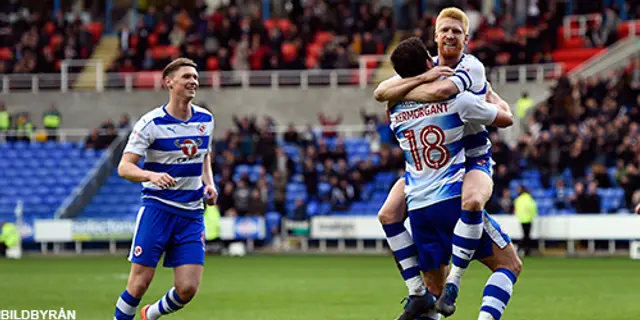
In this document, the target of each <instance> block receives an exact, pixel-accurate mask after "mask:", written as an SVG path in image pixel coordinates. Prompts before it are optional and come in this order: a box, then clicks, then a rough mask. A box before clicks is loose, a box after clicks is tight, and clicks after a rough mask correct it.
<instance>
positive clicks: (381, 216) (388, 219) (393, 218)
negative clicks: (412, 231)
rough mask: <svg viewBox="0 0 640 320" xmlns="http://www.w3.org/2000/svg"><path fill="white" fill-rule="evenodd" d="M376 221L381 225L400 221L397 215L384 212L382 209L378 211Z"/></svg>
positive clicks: (387, 211)
mask: <svg viewBox="0 0 640 320" xmlns="http://www.w3.org/2000/svg"><path fill="white" fill-rule="evenodd" d="M378 220H379V221H380V223H382V224H391V223H395V222H400V219H398V217H397V214H395V213H394V212H392V211H390V210H385V209H384V208H382V209H380V211H378Z"/></svg>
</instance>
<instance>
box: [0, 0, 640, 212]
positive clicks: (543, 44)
mask: <svg viewBox="0 0 640 320" xmlns="http://www.w3.org/2000/svg"><path fill="white" fill-rule="evenodd" d="M198 3H199V4H198V6H197V7H196V8H195V9H193V10H192V11H189V10H187V9H185V8H182V9H180V10H174V9H173V8H172V7H166V8H164V9H163V10H162V13H159V12H158V11H157V10H156V9H155V8H154V7H149V8H148V9H147V11H146V12H145V13H144V15H143V16H142V17H140V19H139V20H138V21H137V28H136V30H133V31H132V30H128V29H127V28H122V29H121V30H120V32H119V34H118V36H119V38H120V39H123V41H122V42H121V43H120V49H121V50H122V56H121V58H120V59H119V61H118V62H117V63H116V64H115V65H114V66H113V68H112V69H113V70H114V71H118V72H134V71H137V70H148V71H151V70H158V69H160V68H161V67H162V66H164V64H165V63H166V62H167V61H169V60H170V59H172V58H174V57H176V56H179V55H185V56H187V57H191V58H193V59H194V60H196V61H197V62H198V65H199V66H200V67H201V68H202V69H204V70H223V71H228V70H233V69H236V70H248V69H253V70H259V69H282V68H285V69H303V68H316V67H320V68H348V67H352V66H353V64H354V63H355V61H354V59H353V57H355V56H357V55H358V54H380V53H382V52H383V51H384V49H385V48H387V46H388V45H389V44H390V43H391V42H392V38H393V37H394V32H395V29H396V26H395V23H394V18H393V15H392V12H391V11H390V9H389V8H381V9H380V10H379V11H378V12H374V11H373V9H372V7H371V6H370V5H367V4H363V5H361V6H359V7H356V10H353V8H351V7H349V6H345V5H337V6H327V5H326V3H325V2H323V1H318V2H315V3H316V5H317V6H318V7H308V8H306V9H304V10H302V11H301V12H300V13H298V14H293V15H292V16H291V17H289V18H287V19H269V20H266V21H264V22H262V21H261V20H260V19H259V16H257V15H255V13H249V14H247V13H241V12H239V11H238V8H236V7H234V6H230V7H227V8H223V9H221V10H216V11H214V12H213V13H212V14H210V15H207V14H205V12H206V11H207V8H206V5H205V4H204V3H203V2H198ZM541 5H546V2H541ZM3 8H4V7H3ZM538 9H539V10H538V11H539V12H540V13H539V14H536V15H532V16H529V17H528V18H527V19H526V21H524V22H517V21H514V19H515V18H514V17H512V16H511V15H510V14H508V13H500V14H497V13H494V14H492V15H488V16H484V17H483V16H482V15H481V14H479V13H478V12H477V10H475V11H474V10H473V8H471V7H470V8H469V10H468V11H469V12H470V17H472V18H473V21H472V30H471V31H472V33H473V35H474V36H473V41H472V43H471V44H470V46H469V49H470V50H471V51H472V52H473V53H475V54H476V55H477V56H478V57H480V58H481V59H482V60H483V61H484V62H485V63H486V64H487V66H492V65H501V64H523V63H541V62H548V61H564V62H565V64H566V66H567V69H571V68H573V67H575V66H576V65H578V64H579V63H581V62H582V61H583V60H584V59H586V58H588V57H590V56H592V55H593V54H595V53H597V52H600V50H602V46H606V45H609V44H610V43H611V42H612V41H614V40H616V39H619V38H621V37H624V36H626V35H627V34H628V33H629V32H631V31H630V30H631V29H633V28H635V26H636V25H637V21H630V22H629V21H626V22H620V23H619V21H618V20H620V19H623V16H624V18H628V17H634V16H633V14H632V13H635V11H636V10H633V9H631V10H629V9H628V8H627V10H626V11H625V12H622V11H619V10H618V11H616V10H617V9H616V8H615V5H614V6H613V7H611V8H608V9H607V10H605V14H604V15H605V17H606V19H604V20H599V19H594V20H593V23H594V24H589V28H587V31H586V32H584V33H580V32H574V31H576V30H578V29H580V24H579V23H577V22H576V23H574V22H572V21H569V24H568V28H569V31H570V32H569V35H570V36H568V37H566V36H565V33H566V29H565V27H566V25H565V24H564V19H565V16H564V15H563V14H562V12H561V10H559V9H558V10H554V9H552V8H544V7H540V8H538ZM601 9H602V8H595V9H594V8H581V9H580V12H581V13H584V14H588V13H592V12H594V11H593V10H596V11H597V10H601ZM3 10H5V12H9V13H8V14H5V15H3V16H2V18H1V19H0V21H4V22H7V21H9V20H10V19H19V18H16V17H18V15H17V13H18V12H21V11H20V10H21V8H20V7H11V8H8V9H7V8H4V9H3ZM476 13H477V14H476ZM10 16H12V17H14V18H10ZM8 19H9V20H8ZM33 19H35V20H29V21H36V22H35V23H33V25H32V24H29V23H26V20H24V21H23V20H17V21H22V22H24V23H22V22H19V23H17V25H18V26H22V27H21V29H17V28H16V29H15V30H18V33H16V34H20V35H21V36H20V37H6V36H5V37H3V38H2V41H3V42H1V43H0V44H2V46H3V47H9V46H10V47H13V46H14V45H15V44H16V43H18V42H11V41H14V40H16V38H20V39H19V40H20V42H24V43H22V44H23V45H29V44H33V43H35V44H36V45H35V46H33V48H34V49H38V50H45V51H46V50H51V48H57V49H56V50H52V52H55V53H56V54H57V53H59V51H60V50H62V51H66V50H65V48H71V47H72V46H74V45H75V46H79V43H80V42H82V43H84V44H88V42H87V41H86V40H87V39H86V38H87V34H91V35H92V36H91V44H95V42H96V41H97V40H98V39H99V37H100V35H101V29H100V28H101V27H100V25H99V24H83V23H82V22H81V20H78V19H76V18H74V17H73V16H71V15H69V16H68V18H66V19H65V17H63V16H61V15H59V16H57V17H56V19H54V20H51V21H49V20H47V19H46V18H42V17H39V16H37V15H34V16H33ZM69 19H71V20H69ZM67 20H69V21H71V22H70V23H69V22H68V21H67ZM65 21H67V22H65ZM375 21H378V22H377V23H374V22H375ZM433 21H434V17H433V16H429V15H424V16H422V17H421V18H420V19H418V20H417V28H416V29H415V30H414V34H416V35H419V36H422V37H423V39H424V40H425V42H426V43H427V44H429V45H430V46H431V47H433V45H434V44H433V39H432V34H433ZM589 21H591V20H589ZM610 21H614V22H615V24H609V23H610ZM600 23H603V24H600ZM2 26H4V27H5V28H6V24H4V25H2ZM596 27H602V28H599V29H598V28H596ZM38 28H41V30H43V32H45V33H42V34H40V35H39V34H38ZM596 29H597V30H599V31H598V32H596ZM578 31H579V30H578ZM62 34H65V35H68V36H69V37H64V39H66V40H64V41H67V43H65V42H64V41H61V42H59V43H53V38H56V37H57V36H58V35H62ZM51 35H53V36H51ZM49 37H50V38H51V41H52V42H51V43H43V39H49ZM67 38H68V39H67ZM83 39H84V40H83ZM25 41H27V42H25ZM15 47H16V49H15V50H14V51H12V54H11V55H7V57H9V58H11V59H14V57H19V56H23V58H22V60H20V59H17V60H15V59H14V60H11V59H7V60H5V63H2V64H0V65H2V66H4V67H7V66H9V65H10V64H13V63H14V62H15V61H17V62H16V63H15V64H16V65H18V64H28V63H26V62H21V61H25V59H27V58H26V57H25V56H26V54H24V52H23V51H21V50H23V49H20V48H24V46H21V45H15ZM91 48H92V46H91V45H88V46H86V47H85V46H82V49H83V50H84V51H83V50H75V49H74V50H75V52H79V56H74V57H85V56H86V55H88V54H90V50H91ZM498 48H499V50H498ZM58 49H59V50H58ZM85 49H86V50H85ZM12 50H13V49H12ZM5 51H6V50H5ZM74 54H75V55H77V54H78V53H74ZM45 56H46V54H45ZM61 57H64V52H63V56H61ZM61 57H57V58H61ZM274 57H275V58H274ZM565 58H566V59H565ZM27 60H28V59H27ZM38 66H40V64H38ZM47 66H48V67H47V68H49V67H51V66H50V65H47ZM34 68H35V67H34ZM47 70H48V69H47ZM638 70H640V58H638V57H636V58H634V60H632V61H631V62H630V64H629V66H628V67H627V68H626V69H624V70H617V71H613V72H612V73H611V74H608V75H606V77H601V78H595V77H594V78H589V79H585V80H584V81H579V82H575V81H574V82H572V81H571V80H569V79H567V78H563V79H560V80H559V81H558V84H557V85H556V86H555V88H553V90H552V96H551V98H549V100H548V101H547V102H546V103H543V104H542V105H540V106H538V107H537V108H535V110H532V112H531V113H530V114H529V115H528V116H527V117H525V119H523V122H524V123H525V127H526V129H527V131H526V133H525V134H524V135H522V136H521V137H520V139H519V143H518V144H516V145H510V144H507V143H506V142H504V141H501V139H500V137H499V135H497V134H493V133H492V134H491V139H492V142H493V145H494V151H493V153H494V158H495V160H496V162H497V166H496V168H495V169H496V173H495V189H494V199H492V202H491V204H490V208H489V209H490V211H491V212H496V213H508V212H510V209H511V206H512V199H513V198H514V197H515V196H516V194H515V192H516V190H515V189H516V187H517V186H524V187H526V188H527V189H528V190H529V191H530V192H531V194H532V195H533V196H534V198H535V199H536V201H537V202H538V204H539V207H540V211H541V214H542V215H555V214H574V213H587V212H589V213H595V212H603V213H612V212H623V211H628V210H629V209H631V208H632V206H633V205H634V204H636V203H637V202H638V198H640V194H639V193H638V189H640V175H639V173H638V171H639V170H638V168H639V167H640V150H639V147H638V145H639V144H638V143H637V135H638V122H639V121H640V119H639V118H638V114H639V113H640V107H639V106H638V103H640V98H638V89H639V88H640V85H639V83H640V77H639V75H640V74H639V73H638V72H639V71H638ZM37 71H39V69H30V70H27V72H37ZM362 116H363V120H364V123H365V124H366V126H367V128H368V129H367V131H366V132H365V133H364V134H362V135H361V136H351V135H350V136H346V135H344V134H343V133H340V132H338V130H337V129H336V126H338V125H340V124H341V121H342V119H341V118H340V117H338V118H335V119H332V118H330V117H326V116H324V115H320V116H319V119H318V120H319V123H320V124H321V125H323V126H324V131H313V130H311V129H309V130H307V131H304V132H296V131H295V129H294V128H293V126H292V127H291V129H290V130H289V131H288V132H286V133H285V134H284V135H283V136H277V137H276V136H275V134H274V133H273V128H274V126H275V123H274V121H273V120H272V119H269V118H267V119H264V121H262V122H260V123H258V120H257V119H255V118H249V117H244V118H242V119H235V123H236V126H237V128H236V130H234V131H233V132H229V133H227V135H226V136H225V138H224V139H222V140H221V141H219V142H218V143H217V144H216V152H217V155H218V156H217V158H216V160H215V162H216V163H215V164H214V168H215V170H216V181H217V182H218V184H219V190H220V192H221V197H220V204H219V206H220V209H221V212H222V213H223V214H224V215H265V214H268V215H274V214H275V213H276V212H277V214H282V215H284V216H287V217H289V218H291V219H298V220H301V219H307V218H309V217H311V216H315V215H330V214H334V215H367V214H369V215H373V214H375V213H376V211H377V210H378V208H379V207H380V206H381V204H382V201H383V200H384V199H385V198H386V192H387V191H388V189H389V188H390V186H391V185H392V183H393V182H394V181H395V180H396V179H397V178H398V177H400V176H401V175H402V174H403V172H402V170H403V154H402V151H401V150H400V149H399V148H397V146H395V141H394V139H393V136H392V134H391V132H390V131H389V129H388V122H387V120H386V119H383V117H379V116H376V115H367V114H364V113H363V115H362ZM26 119H28V118H26ZM126 123H127V124H128V120H127V121H126ZM110 127H113V124H108V123H107V124H105V126H103V127H102V129H108V128H110ZM113 128H114V129H115V127H113ZM121 128H122V129H125V128H126V125H125V126H121ZM101 138H102V139H101ZM9 140H11V139H9ZM26 140H28V139H26ZM109 142H110V141H107V140H104V139H103V137H101V136H100V134H99V132H98V131H96V130H94V131H93V132H92V133H91V134H90V135H89V136H88V137H87V139H86V141H85V142H84V143H69V142H64V143H55V142H48V143H27V142H25V141H16V142H9V143H4V144H2V148H3V150H4V151H6V156H4V154H5V152H4V151H3V157H2V161H1V162H0V165H2V168H5V169H6V170H3V175H6V177H9V175H13V176H12V177H18V176H23V175H26V174H27V173H26V172H29V171H33V172H35V173H36V174H37V175H43V176H50V177H57V176H56V174H55V172H52V171H51V170H49V169H48V168H55V167H68V166H75V165H76V162H77V165H78V169H73V170H71V171H72V173H71V174H69V177H66V178H65V179H64V181H63V182H62V183H59V181H58V180H56V179H53V178H50V179H49V180H47V179H45V182H46V183H45V184H44V185H43V186H44V187H43V188H42V189H41V190H38V191H37V192H36V193H35V194H36V195H39V196H35V197H29V198H28V200H27V197H26V196H27V195H28V194H29V192H32V193H33V192H34V191H32V190H33V188H32V186H31V184H30V182H29V181H28V179H11V181H12V184H11V185H12V186H13V185H14V184H15V186H16V188H8V189H7V190H8V191H7V190H3V193H2V198H1V199H2V200H1V201H2V205H3V206H2V207H1V208H2V209H1V210H2V214H10V211H12V210H13V208H14V206H15V201H16V199H18V198H20V199H23V198H24V199H25V203H26V205H27V208H26V212H27V215H30V216H33V217H37V216H51V214H52V213H53V212H54V211H55V209H56V207H57V206H59V205H60V204H61V202H62V200H63V199H64V198H65V197H66V196H67V195H69V194H70V193H71V192H72V191H73V188H74V187H75V186H77V185H78V183H79V182H80V180H81V179H82V177H84V175H83V174H86V173H87V172H88V171H89V168H91V167H92V166H93V165H94V164H95V162H96V161H97V159H98V157H99V156H100V154H101V151H100V150H101V149H104V148H105V147H106V146H107V145H108V143H109ZM92 149H95V150H97V151H93V150H92ZM49 153H50V154H52V155H53V156H51V157H49V156H48V154H49ZM45 155H47V159H46V161H44V162H42V165H39V162H38V160H36V159H41V158H44V157H45ZM21 159H27V160H26V161H23V160H21ZM25 168H33V169H25ZM47 170H49V171H47ZM81 170H84V171H81ZM81 172H82V173H83V174H81ZM14 180H15V181H17V180H20V181H19V182H15V183H13V181H14ZM49 182H50V183H49ZM42 190H46V192H45V191H42ZM139 191H140V186H139V185H138V184H132V183H129V182H126V181H124V180H123V179H120V178H119V177H117V174H116V173H115V172H114V173H113V174H112V176H111V177H110V178H109V179H107V182H106V183H105V184H104V185H103V186H102V187H101V189H100V191H99V192H98V194H97V195H96V196H94V197H93V199H92V200H93V201H92V203H91V204H89V205H88V206H86V207H85V208H84V212H83V214H82V215H81V216H80V217H81V218H91V217H112V216H114V215H116V216H122V217H124V218H127V219H131V218H133V216H135V213H136V211H135V210H137V209H136V208H137V206H138V205H139V203H140V199H139ZM49 194H51V195H56V196H55V197H54V196H50V195H49ZM54 200H55V201H54ZM41 204H47V206H46V207H47V210H46V212H45V210H44V209H43V208H44V207H43V206H40V205H41Z"/></svg>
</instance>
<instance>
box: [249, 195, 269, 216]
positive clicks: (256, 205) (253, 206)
mask: <svg viewBox="0 0 640 320" xmlns="http://www.w3.org/2000/svg"><path fill="white" fill-rule="evenodd" d="M247 213H248V215H250V216H260V217H263V216H264V215H265V213H267V203H266V202H265V201H264V200H262V196H261V195H260V190H259V189H253V191H251V199H250V202H249V206H248V210H247Z"/></svg>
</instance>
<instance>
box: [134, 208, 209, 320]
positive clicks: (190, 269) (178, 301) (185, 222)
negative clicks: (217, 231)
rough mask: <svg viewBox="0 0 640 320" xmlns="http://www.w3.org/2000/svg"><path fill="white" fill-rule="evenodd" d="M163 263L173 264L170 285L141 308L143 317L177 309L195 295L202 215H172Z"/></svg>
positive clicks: (200, 264) (149, 318)
mask: <svg viewBox="0 0 640 320" xmlns="http://www.w3.org/2000/svg"><path fill="white" fill-rule="evenodd" d="M173 230H174V231H173V235H172V237H171V240H170V244H169V246H168V247H169V249H167V251H166V253H165V259H164V266H165V267H169V268H174V272H173V273H174V287H173V288H171V289H169V291H168V292H167V293H166V294H165V295H164V296H163V297H162V298H160V299H159V300H158V301H156V302H155V303H154V304H153V305H151V306H148V307H147V306H145V308H144V309H143V310H142V312H141V313H142V319H143V320H156V319H159V318H160V317H161V316H163V315H168V314H171V313H174V312H177V311H179V310H180V309H182V308H184V306H185V305H186V304H187V303H189V302H190V301H191V300H192V299H193V297H194V296H195V294H196V292H197V291H198V288H199V287H200V281H201V279H202V270H203V265H204V252H205V242H204V220H203V218H202V217H199V218H191V217H176V220H175V225H174V229H173Z"/></svg>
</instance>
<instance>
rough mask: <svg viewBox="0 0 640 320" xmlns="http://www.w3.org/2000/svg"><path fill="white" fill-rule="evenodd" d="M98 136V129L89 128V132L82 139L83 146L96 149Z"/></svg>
mask: <svg viewBox="0 0 640 320" xmlns="http://www.w3.org/2000/svg"><path fill="white" fill-rule="evenodd" d="M99 137H100V131H98V129H97V128H94V129H92V130H91V133H90V134H89V135H88V136H87V138H86V139H85V141H84V147H85V148H87V149H97V148H96V147H97V144H98V139H99Z"/></svg>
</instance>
